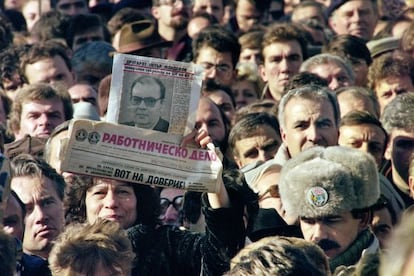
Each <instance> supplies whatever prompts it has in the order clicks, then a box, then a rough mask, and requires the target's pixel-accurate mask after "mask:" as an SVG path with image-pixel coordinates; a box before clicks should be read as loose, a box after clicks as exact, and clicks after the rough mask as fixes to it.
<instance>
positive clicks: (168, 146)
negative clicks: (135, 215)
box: [62, 54, 223, 193]
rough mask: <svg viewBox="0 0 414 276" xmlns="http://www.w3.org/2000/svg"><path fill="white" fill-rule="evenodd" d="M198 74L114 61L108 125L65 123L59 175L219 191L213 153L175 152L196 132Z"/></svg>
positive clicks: (123, 58) (122, 58)
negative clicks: (65, 139) (66, 134)
mask: <svg viewBox="0 0 414 276" xmlns="http://www.w3.org/2000/svg"><path fill="white" fill-rule="evenodd" d="M201 74H202V68H201V67H199V66H197V65H194V64H190V63H182V62H174V61H167V60H161V59H155V58H146V57H139V56H131V55H123V54H115V56H114V66H113V76H112V83H111V90H110V95H109V105H108V114H107V121H108V122H95V121H88V120H76V121H73V122H72V123H71V126H70V128H69V133H70V139H69V141H68V143H67V145H66V152H65V154H64V155H63V156H62V159H63V161H62V170H63V171H68V172H73V173H79V174H88V175H92V176H98V177H106V178H112V179H118V180H123V181H128V182H133V183H140V184H146V185H155V186H161V187H171V188H178V189H187V190H192V191H200V192H213V193H214V192H219V191H220V190H221V188H220V187H221V186H222V185H223V184H222V183H221V172H222V164H221V160H220V158H219V157H218V156H217V154H216V151H215V149H213V148H214V146H213V148H208V149H200V148H198V147H187V146H181V142H182V140H183V138H184V140H185V139H186V137H191V135H192V134H191V133H194V132H192V130H193V129H194V124H195V117H196V111H197V105H198V101H199V97H200V90H201ZM188 133H190V135H187V134H188ZM203 135H204V138H206V135H205V134H199V135H196V134H193V135H192V138H196V139H197V137H198V138H200V137H202V136H203ZM204 138H203V137H202V138H200V139H204ZM196 141H197V140H196ZM197 142H200V143H201V144H203V143H204V142H205V141H204V142H203V141H202V140H198V141H197ZM205 145H206V144H205ZM205 145H204V146H205ZM211 145H212V144H211Z"/></svg>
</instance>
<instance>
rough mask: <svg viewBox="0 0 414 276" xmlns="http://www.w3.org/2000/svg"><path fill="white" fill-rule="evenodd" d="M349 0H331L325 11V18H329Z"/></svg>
mask: <svg viewBox="0 0 414 276" xmlns="http://www.w3.org/2000/svg"><path fill="white" fill-rule="evenodd" d="M348 1H349V0H332V1H331V4H330V5H329V7H328V8H327V9H326V10H325V15H326V18H329V17H331V15H332V13H333V12H334V11H335V10H337V9H338V8H339V7H340V6H342V5H343V4H345V3H346V2H348Z"/></svg>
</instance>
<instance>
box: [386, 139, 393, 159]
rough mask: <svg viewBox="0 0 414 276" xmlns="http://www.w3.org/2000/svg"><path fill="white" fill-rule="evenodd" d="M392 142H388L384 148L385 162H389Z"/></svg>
mask: <svg viewBox="0 0 414 276" xmlns="http://www.w3.org/2000/svg"><path fill="white" fill-rule="evenodd" d="M392 142H393V141H391V140H389V141H388V144H387V147H386V148H385V152H384V158H385V159H387V160H391V152H392Z"/></svg>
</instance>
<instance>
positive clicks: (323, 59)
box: [299, 53, 355, 82]
mask: <svg viewBox="0 0 414 276" xmlns="http://www.w3.org/2000/svg"><path fill="white" fill-rule="evenodd" d="M321 64H335V65H338V66H339V67H341V68H342V69H344V70H345V72H346V74H347V75H348V77H349V79H350V80H351V81H352V82H355V74H354V71H353V70H352V65H351V64H350V63H349V62H348V61H347V60H346V59H343V58H341V57H340V56H337V55H333V54H329V53H324V54H319V55H315V56H313V57H310V58H308V59H307V60H306V61H304V62H303V63H302V65H301V66H300V70H299V71H300V72H303V71H308V72H310V70H312V68H314V67H315V66H318V65H321Z"/></svg>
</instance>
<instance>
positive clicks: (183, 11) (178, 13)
mask: <svg viewBox="0 0 414 276" xmlns="http://www.w3.org/2000/svg"><path fill="white" fill-rule="evenodd" d="M177 15H181V16H183V17H186V18H188V17H189V16H190V15H189V14H188V12H187V11H186V10H181V11H176V12H173V13H172V16H177Z"/></svg>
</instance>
